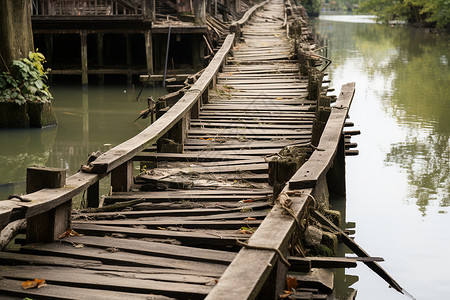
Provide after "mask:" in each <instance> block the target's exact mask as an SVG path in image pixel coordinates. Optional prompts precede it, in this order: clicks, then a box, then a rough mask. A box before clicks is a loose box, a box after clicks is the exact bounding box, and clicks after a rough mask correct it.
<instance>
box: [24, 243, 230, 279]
mask: <svg viewBox="0 0 450 300" xmlns="http://www.w3.org/2000/svg"><path fill="white" fill-rule="evenodd" d="M76 245H77V244H74V245H72V244H71V245H70V246H69V245H64V244H56V243H47V244H29V245H25V246H22V249H21V251H23V252H24V253H27V254H34V255H51V256H66V257H72V258H81V259H87V260H99V261H101V262H102V263H103V264H117V265H125V266H143V267H157V268H174V269H186V270H208V269H209V268H212V269H211V273H210V274H212V275H213V274H220V272H222V271H223V270H224V269H225V268H226V266H225V265H223V264H219V263H207V262H199V261H189V260H179V259H174V258H166V257H159V256H154V255H153V256H150V255H142V254H137V253H131V252H125V251H115V250H113V251H110V250H105V249H100V248H94V247H88V246H83V247H75V246H76Z"/></svg>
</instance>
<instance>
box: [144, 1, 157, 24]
mask: <svg viewBox="0 0 450 300" xmlns="http://www.w3.org/2000/svg"><path fill="white" fill-rule="evenodd" d="M155 2H156V1H155V0H143V1H142V14H143V17H144V22H151V21H154V20H155V19H156V9H155Z"/></svg>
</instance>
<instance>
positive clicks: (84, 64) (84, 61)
mask: <svg viewBox="0 0 450 300" xmlns="http://www.w3.org/2000/svg"><path fill="white" fill-rule="evenodd" d="M80 37H81V84H82V85H87V84H88V57H87V55H88V52H87V31H86V30H82V31H81V32H80Z"/></svg>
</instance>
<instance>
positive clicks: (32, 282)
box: [22, 278, 47, 290]
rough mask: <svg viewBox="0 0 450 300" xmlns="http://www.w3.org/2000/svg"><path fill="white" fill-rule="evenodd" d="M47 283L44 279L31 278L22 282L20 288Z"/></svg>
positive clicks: (35, 286) (29, 287)
mask: <svg viewBox="0 0 450 300" xmlns="http://www.w3.org/2000/svg"><path fill="white" fill-rule="evenodd" d="M46 285H47V283H46V282H45V279H37V278H36V279H33V280H27V281H24V282H22V288H23V289H24V290H28V289H32V288H38V289H40V288H41V287H44V286H46Z"/></svg>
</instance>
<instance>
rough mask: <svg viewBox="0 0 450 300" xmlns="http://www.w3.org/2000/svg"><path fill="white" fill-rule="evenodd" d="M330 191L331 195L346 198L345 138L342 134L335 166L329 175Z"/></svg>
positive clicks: (334, 160)
mask: <svg viewBox="0 0 450 300" xmlns="http://www.w3.org/2000/svg"><path fill="white" fill-rule="evenodd" d="M327 182H328V190H329V191H330V193H331V194H334V195H337V196H341V197H345V195H346V193H347V192H346V188H345V136H344V134H343V133H342V134H341V138H340V139H339V144H338V148H337V150H336V156H335V157H334V159H333V165H332V167H331V168H330V170H328V173H327Z"/></svg>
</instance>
